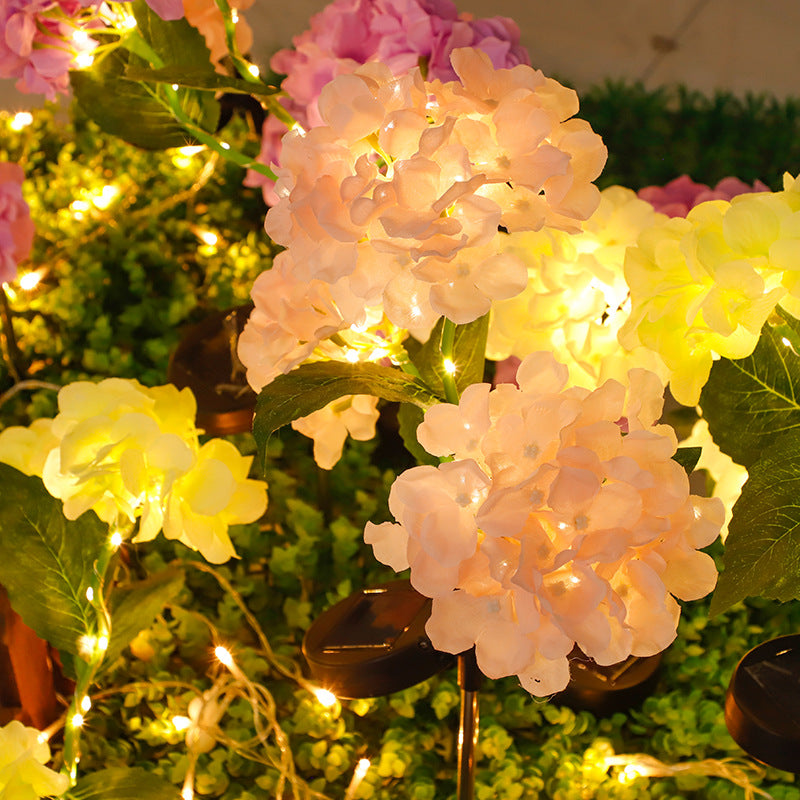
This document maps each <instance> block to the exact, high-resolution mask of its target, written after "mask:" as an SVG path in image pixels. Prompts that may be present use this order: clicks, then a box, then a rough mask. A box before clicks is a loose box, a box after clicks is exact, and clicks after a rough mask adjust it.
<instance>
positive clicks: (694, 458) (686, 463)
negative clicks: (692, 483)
mask: <svg viewBox="0 0 800 800" xmlns="http://www.w3.org/2000/svg"><path fill="white" fill-rule="evenodd" d="M702 453H703V448H702V447H679V448H678V449H677V451H676V453H675V455H674V456H672V460H673V461H677V462H678V463H679V464H680V465H681V466H682V467H683V468H684V470H686V474H687V475H691V474H692V473H693V472H694V468H695V467H696V466H697V462H698V461H699V460H700V456H701V455H702Z"/></svg>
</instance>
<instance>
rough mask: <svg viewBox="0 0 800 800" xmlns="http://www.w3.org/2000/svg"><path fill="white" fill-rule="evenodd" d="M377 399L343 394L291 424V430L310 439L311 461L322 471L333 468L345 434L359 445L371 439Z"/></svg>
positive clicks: (376, 417) (376, 418)
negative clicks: (312, 454)
mask: <svg viewBox="0 0 800 800" xmlns="http://www.w3.org/2000/svg"><path fill="white" fill-rule="evenodd" d="M377 406H378V398H377V397H371V396H370V395H365V394H357V395H344V396H343V397H340V398H339V399H338V400H334V401H333V402H332V403H328V405H326V406H325V407H324V408H321V409H319V410H318V411H314V412H313V413H311V414H308V415H307V416H305V417H300V418H299V419H296V420H294V421H293V422H292V427H293V428H294V429H295V430H296V431H298V432H299V433H302V434H303V436H307V437H309V438H310V439H313V440H314V461H316V462H317V465H318V466H319V467H321V468H322V469H333V467H334V465H335V464H336V462H337V461H338V460H339V459H340V458H341V457H342V450H343V448H344V442H345V439H347V437H348V435H349V436H351V437H352V438H353V439H355V440H356V441H359V442H366V441H368V440H370V439H372V438H373V437H374V436H375V423H376V422H377V421H378V407H377Z"/></svg>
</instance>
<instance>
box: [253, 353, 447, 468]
mask: <svg viewBox="0 0 800 800" xmlns="http://www.w3.org/2000/svg"><path fill="white" fill-rule="evenodd" d="M349 394H368V395H373V396H375V397H380V398H382V399H383V400H389V401H393V402H401V403H413V404H414V405H418V406H420V407H422V408H428V407H430V406H432V405H433V404H434V403H438V402H440V399H439V397H437V396H436V395H435V394H434V393H433V392H432V391H431V390H430V389H429V388H428V387H427V386H426V385H425V384H424V383H422V382H421V381H419V380H417V379H415V378H412V377H410V376H408V375H406V374H405V373H403V372H401V371H400V370H398V369H393V368H391V367H383V366H380V365H379V364H372V363H366V364H342V363H339V362H333V361H318V362H315V363H312V364H303V365H302V366H300V367H298V368H297V369H294V370H292V371H291V372H290V373H288V374H287V375H279V376H278V377H277V378H275V380H274V381H272V383H270V384H268V385H267V386H265V387H264V388H263V389H262V390H261V393H260V394H259V396H258V401H257V402H256V413H255V419H254V420H253V435H254V436H255V440H256V444H257V445H258V453H259V463H260V464H261V466H262V469H263V468H264V466H265V463H266V449H267V441H268V440H269V437H270V436H271V435H272V434H273V433H274V432H275V431H276V430H278V428H281V427H283V426H284V425H288V424H289V423H290V422H292V421H293V420H295V419H298V418H299V417H305V416H307V415H308V414H311V413H312V412H313V411H317V410H319V409H320V408H323V407H324V406H326V405H328V403H331V402H333V401H334V400H338V399H339V398H340V397H343V396H344V395H349Z"/></svg>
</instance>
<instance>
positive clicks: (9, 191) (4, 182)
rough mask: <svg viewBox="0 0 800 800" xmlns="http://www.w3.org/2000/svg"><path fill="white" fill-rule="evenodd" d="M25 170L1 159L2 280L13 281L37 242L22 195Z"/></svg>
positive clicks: (0, 222) (0, 227)
mask: <svg viewBox="0 0 800 800" xmlns="http://www.w3.org/2000/svg"><path fill="white" fill-rule="evenodd" d="M24 178H25V173H24V172H23V171H22V167H20V166H19V164H13V163H11V162H9V161H2V162H0V283H8V282H9V281H13V280H14V278H16V276H17V265H18V264H20V263H21V262H22V261H24V260H25V259H26V258H27V257H28V256H29V255H30V252H31V247H32V246H33V235H34V231H35V229H34V225H33V221H32V220H31V213H30V208H29V207H28V204H27V203H26V202H25V200H24V199H23V197H22V181H23V179H24Z"/></svg>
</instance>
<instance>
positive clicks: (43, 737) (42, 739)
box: [36, 731, 50, 744]
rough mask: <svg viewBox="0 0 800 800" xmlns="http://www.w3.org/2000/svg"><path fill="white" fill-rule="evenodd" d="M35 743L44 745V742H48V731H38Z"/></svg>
mask: <svg viewBox="0 0 800 800" xmlns="http://www.w3.org/2000/svg"><path fill="white" fill-rule="evenodd" d="M36 741H37V742H39V744H44V743H45V742H49V741H50V734H49V733H48V731H40V732H39V735H38V736H37V737H36Z"/></svg>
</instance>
